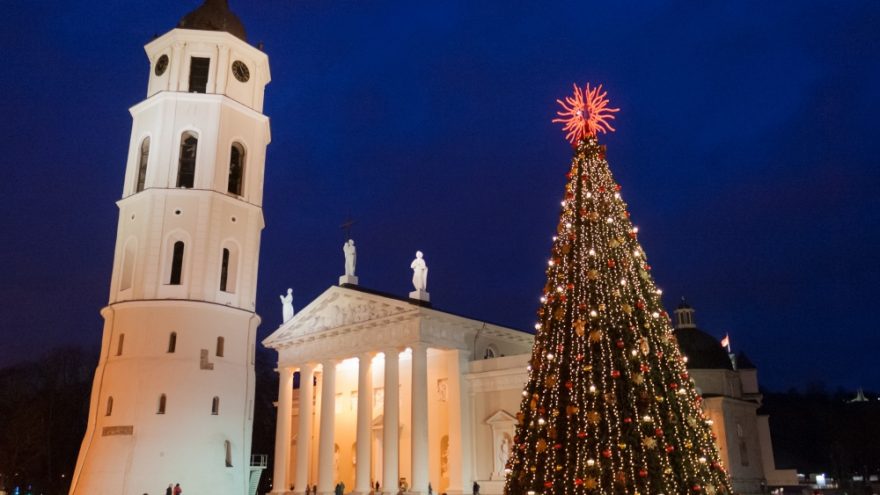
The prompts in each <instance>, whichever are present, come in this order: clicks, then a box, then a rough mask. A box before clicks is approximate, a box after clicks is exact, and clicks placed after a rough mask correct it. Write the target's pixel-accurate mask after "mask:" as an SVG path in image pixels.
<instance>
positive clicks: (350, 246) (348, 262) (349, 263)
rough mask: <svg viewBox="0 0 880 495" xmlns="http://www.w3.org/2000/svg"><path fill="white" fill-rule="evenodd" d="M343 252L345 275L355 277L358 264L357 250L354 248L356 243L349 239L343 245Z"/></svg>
mask: <svg viewBox="0 0 880 495" xmlns="http://www.w3.org/2000/svg"><path fill="white" fill-rule="evenodd" d="M342 252H343V253H344V254H345V275H346V276H348V277H354V269H355V264H356V263H357V249H356V248H355V247H354V241H353V240H352V239H349V240H348V242H346V243H345V244H343V245H342Z"/></svg>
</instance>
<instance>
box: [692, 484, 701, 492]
mask: <svg viewBox="0 0 880 495" xmlns="http://www.w3.org/2000/svg"><path fill="white" fill-rule="evenodd" d="M700 490H702V488H701V487H700V485H694V491H695V492H698V491H700Z"/></svg>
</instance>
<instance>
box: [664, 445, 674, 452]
mask: <svg viewBox="0 0 880 495" xmlns="http://www.w3.org/2000/svg"><path fill="white" fill-rule="evenodd" d="M673 450H675V447H673V446H672V445H667V446H666V452H667V453H672V451H673Z"/></svg>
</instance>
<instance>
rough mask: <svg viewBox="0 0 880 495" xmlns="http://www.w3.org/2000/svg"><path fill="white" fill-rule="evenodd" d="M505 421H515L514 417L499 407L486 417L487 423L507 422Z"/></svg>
mask: <svg viewBox="0 0 880 495" xmlns="http://www.w3.org/2000/svg"><path fill="white" fill-rule="evenodd" d="M507 423H516V418H515V417H513V416H511V415H510V413H508V412H507V411H505V410H504V409H499V410H497V411H495V412H494V413H493V414H492V415H491V416H489V417H488V418H486V424H489V425H496V424H507Z"/></svg>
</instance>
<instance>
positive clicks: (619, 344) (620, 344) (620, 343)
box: [617, 340, 625, 349]
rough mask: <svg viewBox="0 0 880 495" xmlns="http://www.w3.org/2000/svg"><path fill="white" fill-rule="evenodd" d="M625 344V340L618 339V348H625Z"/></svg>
mask: <svg viewBox="0 0 880 495" xmlns="http://www.w3.org/2000/svg"><path fill="white" fill-rule="evenodd" d="M624 345H625V344H624V343H623V340H618V341H617V348H618V349H623V346H624Z"/></svg>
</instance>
